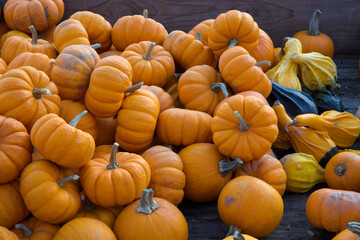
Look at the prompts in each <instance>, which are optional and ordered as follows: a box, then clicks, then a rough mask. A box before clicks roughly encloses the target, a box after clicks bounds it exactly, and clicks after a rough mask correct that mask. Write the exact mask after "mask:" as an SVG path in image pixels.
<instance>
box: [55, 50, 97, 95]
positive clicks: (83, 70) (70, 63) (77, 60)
mask: <svg viewBox="0 0 360 240" xmlns="http://www.w3.org/2000/svg"><path fill="white" fill-rule="evenodd" d="M99 61H100V57H99V55H98V54H97V52H96V51H95V50H94V49H92V48H91V47H89V46H86V45H73V46H69V47H67V48H65V49H64V50H63V51H62V52H61V53H60V55H59V56H58V57H57V58H56V61H55V66H54V67H53V70H52V71H51V80H52V81H53V82H54V83H55V84H56V85H57V87H58V88H59V95H60V97H61V99H62V100H75V101H77V100H80V99H82V98H84V97H85V93H86V90H87V88H88V85H89V81H90V75H91V72H92V71H93V69H94V68H95V65H96V64H97V62H99Z"/></svg>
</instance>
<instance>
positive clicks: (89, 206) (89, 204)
mask: <svg viewBox="0 0 360 240" xmlns="http://www.w3.org/2000/svg"><path fill="white" fill-rule="evenodd" d="M80 199H81V200H82V201H85V205H84V210H85V211H91V210H93V209H94V208H95V204H93V203H92V202H90V200H89V199H88V198H87V197H86V195H84V194H82V195H80Z"/></svg>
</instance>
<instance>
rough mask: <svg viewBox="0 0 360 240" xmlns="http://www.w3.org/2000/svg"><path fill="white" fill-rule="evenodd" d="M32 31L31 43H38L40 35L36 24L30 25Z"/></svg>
mask: <svg viewBox="0 0 360 240" xmlns="http://www.w3.org/2000/svg"><path fill="white" fill-rule="evenodd" d="M29 29H30V32H31V44H32V45H37V44H38V43H37V40H38V35H37V32H36V29H35V27H34V25H31V26H29Z"/></svg>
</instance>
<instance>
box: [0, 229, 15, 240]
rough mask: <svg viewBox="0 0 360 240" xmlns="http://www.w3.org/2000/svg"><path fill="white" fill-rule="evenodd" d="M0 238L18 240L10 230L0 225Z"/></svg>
mask: <svg viewBox="0 0 360 240" xmlns="http://www.w3.org/2000/svg"><path fill="white" fill-rule="evenodd" d="M0 239H4V240H19V238H18V237H17V236H16V234H15V233H13V232H11V231H10V230H9V229H7V228H6V227H2V226H0Z"/></svg>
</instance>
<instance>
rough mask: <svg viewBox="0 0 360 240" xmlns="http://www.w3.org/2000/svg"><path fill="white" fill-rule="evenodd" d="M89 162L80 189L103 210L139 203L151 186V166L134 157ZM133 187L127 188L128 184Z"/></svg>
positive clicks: (111, 156) (116, 154) (108, 156)
mask: <svg viewBox="0 0 360 240" xmlns="http://www.w3.org/2000/svg"><path fill="white" fill-rule="evenodd" d="M118 147H119V144H117V143H114V144H113V148H112V151H111V154H105V155H102V156H101V157H100V158H94V159H92V160H90V161H89V162H88V163H87V164H86V165H85V166H84V167H82V168H81V170H80V182H81V186H82V188H83V190H84V192H85V194H86V196H87V197H88V198H89V200H90V201H91V202H93V203H94V204H96V205H100V206H102V207H115V206H124V205H126V204H129V203H131V202H132V201H134V200H135V199H138V198H139V197H140V195H141V191H142V189H144V188H146V187H147V186H148V185H149V182H150V167H149V164H148V163H147V162H146V161H145V160H144V159H143V158H142V157H141V156H140V155H137V154H134V153H128V152H117V150H118ZM130 182H131V183H132V184H128V183H130Z"/></svg>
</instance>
